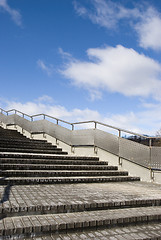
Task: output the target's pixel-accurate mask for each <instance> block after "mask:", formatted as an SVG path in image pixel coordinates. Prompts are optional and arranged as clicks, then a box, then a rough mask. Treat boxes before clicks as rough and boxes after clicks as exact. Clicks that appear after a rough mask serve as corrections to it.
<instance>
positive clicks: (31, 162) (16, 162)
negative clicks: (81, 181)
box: [0, 158, 118, 170]
mask: <svg viewBox="0 0 161 240" xmlns="http://www.w3.org/2000/svg"><path fill="white" fill-rule="evenodd" d="M0 164H1V166H2V168H3V165H4V164H6V165H9V166H12V165H13V167H14V165H16V166H19V165H28V166H31V167H32V165H33V166H34V165H36V166H38V165H39V166H40V167H41V166H42V168H45V167H48V165H50V166H52V167H53V168H54V169H56V168H57V165H58V167H59V166H60V167H62V168H63V167H64V165H66V166H69V167H70V166H71V165H72V166H73V167H77V165H79V166H82V167H83V166H84V165H88V166H89V167H90V166H97V167H105V168H106V167H108V162H107V161H100V162H97V161H91V160H88V159H87V160H83V159H81V158H80V159H79V158H78V159H76V160H74V159H73V160H70V158H67V159H66V160H65V159H64V160H61V159H53V160H52V159H25V158H24V159H21V158H18V159H17V158H0ZM4 168H5V165H4ZM16 169H17V168H16ZM108 169H111V170H117V169H118V167H117V166H109V168H108Z"/></svg>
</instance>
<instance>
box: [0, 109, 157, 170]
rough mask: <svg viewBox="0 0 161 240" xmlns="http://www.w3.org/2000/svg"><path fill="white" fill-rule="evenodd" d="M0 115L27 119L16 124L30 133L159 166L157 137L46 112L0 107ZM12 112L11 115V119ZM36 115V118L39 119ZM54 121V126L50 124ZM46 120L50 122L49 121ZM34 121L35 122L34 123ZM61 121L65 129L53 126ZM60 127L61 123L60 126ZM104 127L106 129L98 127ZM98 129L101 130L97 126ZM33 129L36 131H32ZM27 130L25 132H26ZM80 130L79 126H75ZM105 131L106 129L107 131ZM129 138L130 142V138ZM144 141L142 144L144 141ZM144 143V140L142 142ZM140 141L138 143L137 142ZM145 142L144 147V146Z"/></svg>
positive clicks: (145, 164)
mask: <svg viewBox="0 0 161 240" xmlns="http://www.w3.org/2000/svg"><path fill="white" fill-rule="evenodd" d="M0 114H2V115H4V116H8V117H10V116H11V119H10V120H9V121H8V124H12V123H13V124H16V123H20V119H17V120H16V119H15V115H16V116H19V117H20V118H21V117H22V118H23V119H24V121H26V120H28V121H29V122H30V124H32V126H31V125H30V124H29V125H28V123H27V122H23V121H22V124H20V127H22V129H23V128H24V129H26V130H27V129H28V130H29V132H30V133H31V134H32V133H33V132H37V131H38V132H39V131H40V132H41V129H42V131H44V132H45V133H47V134H49V135H51V136H53V137H55V138H56V139H58V140H60V141H62V142H64V143H67V144H68V145H70V146H72V147H73V146H77V145H78V146H85V145H92V146H93V145H94V147H99V148H102V149H104V150H105V151H108V152H110V153H112V154H114V155H117V156H118V157H119V159H121V158H123V159H127V160H129V161H132V162H135V163H136V164H139V165H141V166H144V167H146V168H150V169H159V170H160V169H161V157H160V156H161V147H156V146H152V143H153V141H154V140H157V139H160V137H149V136H145V135H142V134H139V133H135V132H132V131H128V130H125V129H122V128H118V127H114V126H111V125H108V124H105V123H102V122H99V121H82V122H73V123H71V122H67V121H64V120H62V119H59V118H55V117H52V116H50V115H47V114H36V115H31V116H30V115H28V114H25V113H23V112H21V111H18V110H16V109H11V110H8V111H6V110H4V109H2V108H0ZM12 115H14V116H13V117H14V118H13V119H14V120H13V119H12ZM39 118H40V119H39ZM37 120H47V121H48V123H47V124H44V122H39V123H38V122H37V123H36V121H37ZM53 120H54V123H56V125H52V123H53ZM49 123H50V124H49ZM34 124H35V125H34ZM62 124H67V126H69V128H70V129H69V128H67V127H65V128H61V129H60V128H57V127H56V126H59V127H62ZM83 124H87V126H88V129H83V128H81V130H83V131H74V130H77V129H76V126H78V125H83ZM91 124H92V128H91V129H90V128H89V125H90V127H91ZM63 127H64V126H63ZM103 127H105V129H106V128H107V129H106V131H104V130H102V128H103ZM100 128H101V129H100ZM109 128H110V129H112V130H115V131H116V132H117V133H116V134H111V133H110V131H109ZM35 129H36V130H35ZM28 130H27V131H28ZM79 130H80V129H79ZM107 130H108V131H107ZM123 133H126V134H130V135H132V137H131V138H129V137H128V138H127V137H124V136H122V135H123ZM133 136H134V137H135V136H137V138H136V139H133ZM139 138H140V139H141V140H142V139H144V141H142V142H137V141H134V140H138V139H139ZM130 140H133V141H130ZM145 141H146V143H145ZM143 142H144V143H143ZM140 143H142V144H140ZM145 145H146V146H145Z"/></svg>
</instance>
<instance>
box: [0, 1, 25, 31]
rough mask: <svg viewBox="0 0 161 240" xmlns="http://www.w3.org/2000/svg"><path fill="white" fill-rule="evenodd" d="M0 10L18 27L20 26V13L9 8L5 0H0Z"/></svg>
mask: <svg viewBox="0 0 161 240" xmlns="http://www.w3.org/2000/svg"><path fill="white" fill-rule="evenodd" d="M0 8H1V9H3V10H4V11H5V12H7V13H8V14H9V15H10V16H11V18H12V20H13V21H14V22H15V23H16V24H17V25H18V26H22V16H21V14H20V12H19V11H18V10H15V9H13V8H11V7H10V6H9V5H8V3H7V0H0Z"/></svg>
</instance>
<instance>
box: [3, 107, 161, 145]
mask: <svg viewBox="0 0 161 240" xmlns="http://www.w3.org/2000/svg"><path fill="white" fill-rule="evenodd" d="M0 111H1V113H5V114H6V115H7V116H8V115H10V113H13V114H18V115H19V114H20V115H21V116H22V117H23V118H25V117H28V118H29V119H30V121H34V119H35V118H36V117H42V119H47V118H48V119H52V120H55V121H56V124H57V125H59V123H65V124H67V125H69V126H70V127H71V130H75V126H76V125H82V124H91V123H92V124H94V128H95V129H97V126H98V125H100V126H104V127H107V128H111V129H113V130H117V131H118V136H119V137H121V135H122V134H121V133H122V132H124V133H127V134H131V135H134V136H138V137H141V138H144V139H148V140H149V146H150V147H151V146H152V140H153V139H160V138H161V137H156V136H155V137H151V136H146V135H143V134H139V133H136V132H132V131H129V130H126V129H123V128H118V127H115V126H112V125H109V124H105V123H102V122H99V121H94V120H90V121H82V122H74V123H71V122H67V121H64V120H62V119H59V118H55V117H53V116H50V115H47V114H44V113H40V114H35V115H28V114H26V113H23V112H21V111H19V110H16V109H11V110H8V111H6V110H4V109H2V108H0Z"/></svg>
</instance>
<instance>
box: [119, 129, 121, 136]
mask: <svg viewBox="0 0 161 240" xmlns="http://www.w3.org/2000/svg"><path fill="white" fill-rule="evenodd" d="M118 131H119V137H121V130H120V129H118Z"/></svg>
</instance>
